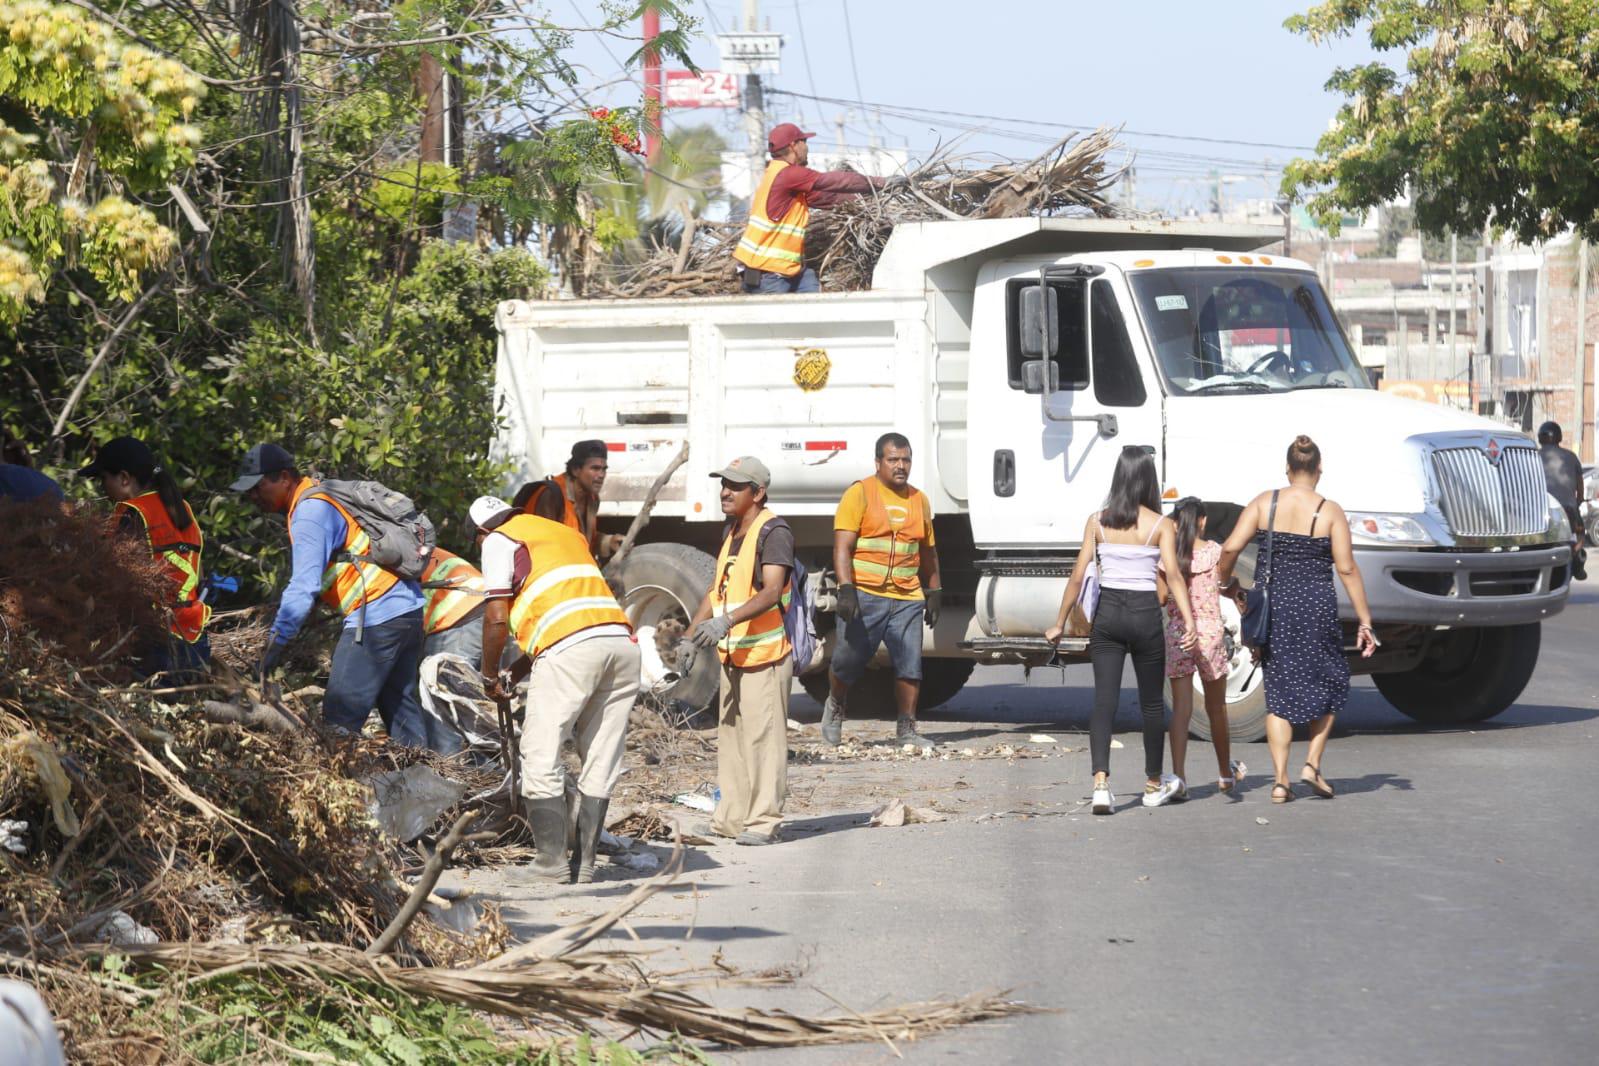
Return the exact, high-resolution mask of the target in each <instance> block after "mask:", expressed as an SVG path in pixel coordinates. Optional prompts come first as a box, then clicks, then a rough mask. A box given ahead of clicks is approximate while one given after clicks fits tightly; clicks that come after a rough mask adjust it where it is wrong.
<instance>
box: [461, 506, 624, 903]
mask: <svg viewBox="0 0 1599 1066" xmlns="http://www.w3.org/2000/svg"><path fill="white" fill-rule="evenodd" d="M470 517H471V520H472V525H473V527H474V528H475V529H476V531H477V532H476V536H477V542H478V544H479V545H480V547H481V550H482V562H483V570H482V572H483V584H484V586H485V589H484V591H485V594H486V596H487V602H486V603H485V606H484V609H483V664H484V667H485V669H484V671H483V691H484V694H485V695H487V696H488V697H489V698H490V699H492V700H496V701H499V700H504V699H508V698H509V694H508V693H507V691H506V687H505V685H504V684H503V683H502V681H501V673H500V670H499V663H500V661H501V659H500V656H501V653H502V652H503V651H504V649H505V640H506V635H507V633H508V632H509V633H510V634H511V635H513V636H514V637H515V639H516V643H517V645H518V646H519V647H521V649H522V650H523V651H524V652H526V653H527V656H528V657H527V659H524V660H520V661H519V663H518V669H520V668H521V663H524V662H525V663H529V664H530V669H531V670H532V672H533V674H532V679H531V680H530V681H529V682H528V690H527V712H526V716H525V718H524V719H523V722H522V742H521V747H520V749H519V750H520V751H521V756H522V797H523V799H524V800H525V801H526V805H527V814H528V824H529V825H530V826H532V828H533V846H534V849H535V850H536V851H537V856H536V857H535V858H534V860H533V863H532V864H531V866H530V867H529V868H528V871H527V873H528V875H529V876H530V878H531V879H532V880H533V881H535V882H549V883H562V884H564V883H568V882H571V883H575V884H587V883H588V882H590V881H592V880H594V862H595V859H594V856H595V853H596V849H597V848H598V847H599V841H600V830H601V829H603V828H604V827H605V810H606V808H607V807H608V806H609V805H610V802H611V790H612V789H614V788H615V787H616V779H617V778H618V777H619V776H620V775H621V773H622V752H623V749H624V748H625V746H626V740H627V717H628V714H629V713H630V712H631V711H632V710H633V700H634V699H635V697H637V696H638V676H639V651H638V641H637V640H636V639H635V638H634V636H633V628H632V626H630V625H629V624H628V621H627V615H625V614H623V613H622V608H621V607H620V606H619V605H618V604H617V602H616V598H615V597H614V596H612V595H611V590H610V587H609V586H608V585H606V583H605V578H604V577H602V576H601V575H600V569H599V567H597V566H595V565H594V559H593V557H592V556H591V555H589V554H588V551H587V547H586V545H585V544H584V543H583V538H582V537H580V536H579V535H578V534H576V533H574V532H572V531H571V530H570V529H567V528H566V527H565V526H563V525H560V524H559V523H556V522H552V521H550V520H549V519H546V518H539V517H538V516H536V515H527V514H517V513H516V511H515V510H514V509H513V508H512V507H511V505H510V504H508V503H506V502H505V501H504V500H501V499H497V498H496V497H493V496H480V497H478V498H477V499H476V500H475V501H473V503H472V508H471V511H470ZM568 736H570V737H571V738H572V742H573V744H575V745H576V747H577V753H578V757H579V758H581V759H582V760H583V768H582V770H581V771H579V773H578V777H577V789H578V812H577V849H576V851H574V852H573V854H572V859H571V862H570V864H568V863H567V861H566V826H567V816H566V769H565V768H564V767H563V766H562V764H561V744H562V743H563V742H564V741H565V740H566V738H567V737H568Z"/></svg>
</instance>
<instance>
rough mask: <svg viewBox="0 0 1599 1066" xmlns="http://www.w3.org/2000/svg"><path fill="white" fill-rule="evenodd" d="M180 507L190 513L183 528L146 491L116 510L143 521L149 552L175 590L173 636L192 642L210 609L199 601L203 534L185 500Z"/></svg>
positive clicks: (208, 618) (172, 604)
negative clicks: (161, 565) (186, 525)
mask: <svg viewBox="0 0 1599 1066" xmlns="http://www.w3.org/2000/svg"><path fill="white" fill-rule="evenodd" d="M183 507H184V510H186V511H188V513H189V525H188V527H187V528H186V529H184V530H182V531H179V529H178V527H177V523H175V522H173V521H172V516H171V515H170V514H168V513H167V508H166V505H165V504H163V503H162V502H161V497H160V496H159V495H158V494H157V493H154V492H146V493H144V494H143V495H141V496H135V497H134V498H133V499H131V500H124V501H122V502H121V503H119V504H117V507H116V509H117V511H121V510H123V509H124V508H126V509H127V510H129V511H132V512H133V513H134V514H136V515H138V516H139V518H140V519H141V520H142V521H143V522H144V535H145V539H146V540H148V541H149V543H150V551H151V553H152V554H153V555H155V557H156V558H157V559H160V560H161V562H162V563H163V564H165V565H164V568H165V576H166V578H167V580H169V581H170V582H172V585H173V588H174V590H175V591H174V592H173V594H172V600H171V602H170V603H169V604H167V606H168V607H170V608H171V609H172V621H171V623H170V624H169V628H170V629H171V630H172V635H173V636H175V637H179V638H181V639H182V640H184V641H186V642H187V643H190V644H193V643H194V642H195V641H197V640H199V639H200V634H201V633H203V632H204V631H205V627H206V623H207V622H209V621H210V620H211V608H210V607H208V606H206V605H205V604H204V603H201V602H200V552H201V550H202V549H203V548H204V546H205V535H204V534H203V533H201V532H200V523H198V522H196V521H195V520H194V510H193V508H191V507H190V506H189V505H188V504H187V503H185V504H184V505H183Z"/></svg>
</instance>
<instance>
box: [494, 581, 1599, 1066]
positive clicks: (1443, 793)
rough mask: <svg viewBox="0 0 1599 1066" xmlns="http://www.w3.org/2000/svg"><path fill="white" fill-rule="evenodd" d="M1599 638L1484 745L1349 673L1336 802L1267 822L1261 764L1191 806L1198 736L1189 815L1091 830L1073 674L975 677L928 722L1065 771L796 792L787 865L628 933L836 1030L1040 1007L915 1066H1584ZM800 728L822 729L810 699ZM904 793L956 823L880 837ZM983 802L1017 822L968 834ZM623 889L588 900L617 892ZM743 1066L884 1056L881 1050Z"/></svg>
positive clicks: (1598, 823) (1592, 965) (858, 776)
mask: <svg viewBox="0 0 1599 1066" xmlns="http://www.w3.org/2000/svg"><path fill="white" fill-rule="evenodd" d="M1596 626H1599V583H1589V584H1586V585H1583V586H1580V587H1579V589H1578V590H1577V592H1576V594H1575V595H1574V598H1573V602H1572V604H1571V606H1570V607H1569V608H1568V610H1567V611H1566V612H1565V613H1564V614H1563V615H1562V616H1561V617H1559V618H1558V619H1556V620H1555V621H1553V622H1552V623H1549V624H1548V625H1546V626H1545V630H1544V644H1543V653H1542V659H1541V662H1540V666H1539V670H1538V673H1537V675H1536V676H1535V678H1534V680H1533V682H1532V684H1531V686H1530V687H1529V688H1528V690H1527V692H1526V693H1525V694H1524V696H1523V698H1522V700H1521V701H1520V703H1519V704H1518V705H1517V706H1516V707H1514V708H1513V709H1511V710H1510V711H1507V712H1506V713H1504V714H1503V715H1501V716H1500V717H1498V718H1497V719H1495V720H1493V721H1492V722H1489V723H1484V724H1482V725H1479V726H1476V727H1474V728H1463V729H1455V730H1437V729H1433V730H1422V729H1421V728H1419V727H1417V726H1415V725H1414V724H1413V723H1412V722H1411V721H1410V720H1409V719H1407V718H1404V717H1403V716H1401V715H1399V714H1398V713H1397V712H1395V711H1392V710H1391V709H1389V708H1388V707H1387V705H1386V704H1385V703H1383V701H1382V700H1381V698H1380V697H1379V696H1378V695H1377V694H1376V692H1375V690H1374V689H1372V688H1371V686H1370V685H1369V683H1366V682H1363V681H1359V682H1357V683H1356V687H1355V690H1354V692H1353V693H1352V696H1351V699H1350V703H1349V708H1348V710H1347V712H1346V713H1345V714H1343V715H1342V716H1340V719H1339V723H1338V726H1337V731H1336V733H1335V737H1334V740H1333V741H1332V743H1331V746H1330V748H1329V750H1328V753H1327V757H1326V759H1325V762H1324V764H1323V771H1324V773H1325V774H1326V775H1327V777H1328V778H1329V779H1330V780H1331V781H1332V782H1333V783H1334V786H1335V787H1336V788H1337V789H1338V790H1339V796H1338V798H1337V799H1335V800H1332V801H1322V800H1317V799H1314V798H1308V797H1307V798H1303V799H1300V800H1298V801H1296V802H1294V803H1292V804H1288V805H1284V806H1274V805H1272V804H1271V803H1270V802H1269V794H1268V787H1267V786H1268V784H1269V780H1270V778H1269V766H1270V760H1269V758H1268V756H1267V753H1266V749H1265V746H1264V745H1263V744H1253V745H1246V746H1244V747H1243V751H1242V754H1243V757H1244V758H1245V759H1246V760H1247V761H1248V762H1249V764H1250V767H1251V770H1252V771H1253V775H1252V785H1253V787H1251V788H1248V789H1246V791H1245V792H1244V793H1243V796H1242V798H1241V799H1239V800H1236V801H1234V800H1231V799H1228V798H1225V797H1222V796H1220V795H1218V794H1216V793H1215V791H1214V787H1213V786H1212V785H1209V784H1203V785H1199V784H1197V783H1199V782H1206V781H1207V780H1208V770H1209V768H1210V766H1211V764H1212V761H1213V760H1212V759H1211V758H1210V751H1209V748H1208V746H1204V745H1198V744H1195V745H1193V746H1192V748H1191V754H1190V757H1189V763H1190V771H1191V777H1192V780H1193V782H1195V783H1196V785H1195V787H1194V788H1193V793H1194V798H1193V799H1192V800H1191V801H1190V802H1188V803H1186V804H1183V805H1181V806H1174V807H1169V808H1165V809H1160V810H1152V811H1151V810H1144V809H1143V808H1141V807H1139V806H1136V805H1124V806H1123V807H1122V808H1121V809H1119V810H1118V811H1117V813H1116V814H1115V815H1113V816H1111V817H1109V818H1095V817H1093V816H1091V815H1089V814H1087V813H1086V810H1083V809H1080V805H1081V802H1082V800H1083V799H1084V798H1085V797H1086V795H1087V791H1088V781H1089V778H1090V774H1089V763H1088V754H1087V751H1086V747H1087V736H1086V731H1087V725H1088V706H1089V700H1090V695H1091V691H1090V688H1089V678H1088V675H1087V671H1086V669H1084V670H1076V671H1070V672H1067V673H1066V675H1065V677H1064V679H1062V678H1061V677H1060V675H1059V673H1058V672H1054V671H1051V672H1043V673H1035V674H1034V675H1033V677H1032V678H1031V679H1030V680H1029V681H1028V682H1027V683H1025V684H1023V682H1022V678H1021V674H1020V671H989V672H987V673H984V672H983V671H979V674H978V675H977V677H978V679H980V680H978V682H977V683H974V684H973V685H972V686H971V687H969V688H968V689H967V690H966V691H965V692H963V693H962V695H961V696H960V697H959V698H958V699H957V700H956V701H955V702H954V703H952V704H951V705H949V706H948V707H947V708H946V709H944V710H943V711H941V712H938V713H937V714H936V715H935V716H933V717H931V718H930V719H929V721H928V730H929V732H931V733H934V734H942V735H944V736H946V737H948V738H949V739H951V740H953V741H954V742H956V743H957V744H961V745H970V744H977V743H989V742H991V741H992V735H993V734H996V733H1012V734H1015V736H1014V739H1015V740H1016V741H1017V742H1018V743H1023V744H1025V743H1026V737H1027V736H1028V735H1029V734H1031V733H1047V734H1050V735H1052V736H1054V737H1055V738H1057V741H1058V746H1059V747H1070V748H1071V749H1073V750H1072V751H1070V752H1068V753H1065V754H1057V755H1055V757H1051V758H1041V759H1018V760H1016V761H1014V762H1007V761H1005V760H994V759H989V760H970V761H951V762H936V761H934V762H926V763H916V764H911V763H860V764H852V765H848V766H839V767H836V768H821V769H818V768H815V767H806V768H803V769H801V770H797V771H796V774H795V777H796V782H797V785H798V786H799V787H800V788H806V787H812V788H821V787H822V786H823V785H825V786H826V787H827V789H828V790H830V791H824V792H821V793H818V792H815V791H813V792H812V793H811V796H812V799H813V801H814V799H815V797H816V796H817V795H837V796H839V797H842V798H841V799H840V801H839V802H838V803H837V805H836V806H835V807H834V808H833V809H825V808H819V807H817V806H816V805H815V804H814V802H813V804H812V806H811V808H810V809H808V810H806V812H805V814H804V815H803V817H799V818H797V819H796V821H795V824H794V829H795V832H794V833H793V838H792V839H791V840H790V841H789V842H787V843H784V844H783V845H781V846H778V847H770V848H760V849H749V848H737V847H733V846H731V845H721V846H717V847H714V848H709V849H702V850H699V851H698V852H696V853H695V854H694V855H693V856H692V861H691V863H690V866H691V869H692V870H693V876H694V877H695V879H696V882H697V891H696V892H694V893H689V892H672V893H663V894H662V895H660V896H657V897H656V898H655V899H652V900H651V901H649V902H648V903H647V904H646V906H645V908H644V910H643V911H642V912H641V913H640V914H638V915H636V916H635V917H634V919H633V921H632V927H633V931H634V932H635V933H636V934H637V935H638V936H639V937H640V938H642V939H643V940H644V941H645V942H646V943H647V944H648V945H649V946H650V947H652V948H658V949H660V954H659V955H658V956H657V958H656V960H655V962H656V965H658V966H660V967H662V968H670V967H671V966H672V965H674V964H676V963H679V962H694V963H702V962H704V961H705V960H706V959H707V958H709V956H710V953H711V952H713V951H720V952H721V953H722V955H723V957H724V958H725V959H726V960H727V961H728V962H730V963H732V964H734V965H736V966H740V967H744V968H748V969H758V968H761V967H766V966H771V965H777V964H784V963H793V962H799V963H801V964H803V966H804V967H805V972H804V976H803V977H802V978H801V980H800V982H799V983H798V984H797V985H796V986H794V987H792V988H787V989H782V990H756V991H751V990H747V989H728V990H723V991H719V992H718V993H716V997H717V998H718V999H719V1000H720V1001H722V1002H725V1003H728V1004H749V1005H754V1006H769V1007H772V1006H775V1007H782V1008H785V1009H789V1010H793V1011H804V1012H818V1013H820V1012H827V1011H831V1010H836V1009H837V1008H836V1007H835V1005H834V1001H836V1002H837V1003H841V1004H846V1005H847V1006H848V1007H850V1008H854V1009H866V1008H870V1007H878V1006H887V1005H890V1004H893V1003H901V1002H905V1001H909V1000H922V999H935V998H941V997H954V996H959V995H962V994H965V993H967V992H970V991H973V990H977V989H1012V990H1013V992H1014V995H1015V997H1016V998H1019V999H1023V1000H1026V1001H1027V1002H1029V1003H1033V1004H1037V1005H1039V1006H1042V1007H1047V1008H1053V1011H1054V1012H1053V1013H1047V1014H1039V1015H1034V1016H1029V1017H1023V1018H1017V1019H1013V1020H1009V1021H1005V1022H1001V1023H995V1024H991V1025H986V1026H979V1027H972V1028H966V1029H961V1030H958V1031H954V1032H951V1033H948V1034H944V1035H940V1036H937V1037H934V1038H931V1039H927V1040H923V1041H920V1042H917V1043H915V1044H911V1045H906V1044H901V1046H900V1051H901V1052H903V1054H904V1055H905V1057H906V1058H907V1059H908V1060H909V1061H912V1062H936V1061H950V1060H955V1059H972V1060H982V1061H991V1062H1080V1063H1094V1064H1100V1063H1103V1064H1111V1063H1144V1062H1149V1063H1155V1062H1163V1063H1226V1064H1228V1066H1238V1064H1240V1063H1259V1062H1274V1061H1288V1060H1293V1061H1294V1062H1296V1063H1301V1064H1304V1063H1350V1062H1362V1063H1366V1062H1370V1063H1382V1062H1404V1063H1407V1064H1425V1063H1449V1064H1454V1066H1458V1064H1463V1063H1502V1062H1509V1061H1519V1062H1536V1063H1568V1062H1569V1063H1592V1062H1594V1061H1595V1060H1596V1058H1599V1053H1596V1051H1595V1048H1594V1037H1595V1034H1596V1032H1599V1024H1596V1023H1599V858H1596V855H1595V852H1596V847H1599V832H1596V830H1599V818H1596V815H1595V806H1596V801H1595V798H1594V792H1593V784H1592V783H1593V781H1594V779H1595V778H1594V773H1593V763H1594V760H1595V757H1596V755H1599V745H1596V744H1595V736H1596V734H1599V721H1596V718H1599V688H1596V686H1595V684H1594V681H1595V648H1596V642H1595V639H1594V629H1595V627H1596ZM793 706H794V711H795V713H796V716H798V715H800V714H804V715H805V716H806V718H807V720H810V721H814V719H815V709H814V704H810V703H809V701H808V700H807V699H806V698H805V697H804V696H803V695H800V696H796V698H795V701H794V705H793ZM1117 725H1118V729H1119V730H1122V732H1120V733H1119V734H1118V735H1119V738H1120V739H1121V740H1122V742H1123V744H1124V747H1123V748H1122V749H1120V750H1117V751H1114V752H1113V753H1112V756H1113V759H1112V775H1113V781H1118V782H1120V783H1121V784H1122V785H1123V787H1124V788H1125V789H1126V791H1127V795H1125V796H1122V797H1119V798H1120V799H1121V800H1122V801H1123V803H1124V804H1132V803H1133V801H1135V800H1136V796H1135V795H1134V792H1135V791H1136V787H1137V786H1138V784H1139V782H1140V770H1141V766H1140V762H1141V758H1140V752H1139V738H1138V734H1137V732H1136V726H1137V712H1136V709H1135V707H1134V705H1133V701H1132V691H1131V678H1130V677H1129V679H1128V687H1127V688H1126V689H1125V690H1124V693H1123V709H1122V713H1121V714H1120V716H1119V719H1118V722H1117ZM884 728H886V727H884ZM1302 752H1303V747H1302V746H1301V745H1296V747H1295V756H1296V757H1297V758H1299V759H1301V760H1302ZM1295 765H1296V770H1295V773H1296V776H1297V763H1296V764H1295ZM846 786H848V787H846ZM895 796H900V797H903V798H905V799H906V800H907V801H909V802H912V803H921V804H938V805H939V806H941V807H942V808H944V809H946V810H951V811H953V812H955V813H954V815H953V817H952V818H951V820H950V821H947V822H944V823H941V824H935V825H916V826H906V827H902V828H895V829H887V828H866V827H865V826H864V821H865V818H864V816H865V814H866V813H867V812H868V811H869V810H870V809H871V807H872V806H874V805H875V804H876V803H878V802H882V801H884V800H887V799H890V798H893V797H895ZM995 812H1010V813H1005V814H1001V816H1000V817H990V818H986V819H983V820H981V821H980V820H978V819H979V817H980V816H982V815H983V814H993V813H995ZM1024 815H1025V816H1024ZM1261 819H1264V820H1265V824H1261V822H1260V820H1261ZM630 887H631V885H630V884H627V883H624V882H618V883H615V884H607V885H603V886H595V888H596V889H598V890H599V892H598V895H599V896H600V899H601V900H612V899H614V898H615V897H616V896H617V895H620V894H621V893H623V892H625V891H626V890H627V889H628V888H630ZM591 903H592V901H591V900H589V899H585V898H583V897H579V896H577V895H575V890H566V889H563V890H550V894H549V895H547V896H545V897H543V898H533V899H524V900H521V901H520V902H517V903H514V904H513V905H512V906H510V907H508V910H507V917H508V919H510V920H511V921H512V923H513V925H514V926H518V927H520V929H521V931H523V932H535V931H538V930H540V929H543V928H547V927H549V925H551V924H554V923H555V922H557V921H563V922H564V921H569V920H571V919H570V915H571V914H573V913H576V912H581V911H583V910H585V909H586V908H588V907H589V906H590V905H591ZM563 915H564V916H563ZM690 922H692V924H693V928H694V932H693V935H692V939H688V940H685V939H684V933H685V930H686V929H687V928H688V925H689V924H690ZM739 1058H740V1060H742V1061H748V1062H750V1063H754V1064H756V1066H772V1064H778V1063H782V1064H787V1063H791V1062H805V1063H856V1062H886V1061H896V1060H895V1059H894V1057H893V1055H892V1054H891V1053H890V1051H889V1050H888V1049H887V1048H886V1047H884V1046H883V1045H882V1044H875V1045H872V1044H866V1045H854V1046H849V1047H842V1048H825V1049H805V1050H800V1051H778V1052H760V1053H754V1054H747V1055H743V1056H739Z"/></svg>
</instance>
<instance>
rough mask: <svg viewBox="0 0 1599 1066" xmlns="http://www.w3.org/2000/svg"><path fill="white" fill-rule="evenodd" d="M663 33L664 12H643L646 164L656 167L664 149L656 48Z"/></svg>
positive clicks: (645, 10) (661, 74)
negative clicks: (659, 155) (656, 161)
mask: <svg viewBox="0 0 1599 1066" xmlns="http://www.w3.org/2000/svg"><path fill="white" fill-rule="evenodd" d="M660 34H661V13H660V12H659V11H657V10H655V9H654V8H653V7H647V8H645V9H644V162H645V163H646V164H647V165H649V166H651V167H653V166H654V165H655V159H656V155H657V153H659V152H660V150H661V125H662V118H663V117H664V116H663V112H662V110H661V107H662V104H663V103H664V102H665V101H664V100H663V99H662V96H663V93H662V92H661V84H662V80H663V73H662V71H661V53H660V52H659V51H657V50H656V48H655V38H657V37H659V36H660Z"/></svg>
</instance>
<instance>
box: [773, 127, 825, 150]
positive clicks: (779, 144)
mask: <svg viewBox="0 0 1599 1066" xmlns="http://www.w3.org/2000/svg"><path fill="white" fill-rule="evenodd" d="M814 136H816V134H814V133H806V132H805V131H804V130H802V129H800V128H799V127H798V126H796V125H794V123H792V122H784V123H782V124H781V125H778V126H773V127H772V132H771V133H768V134H767V135H766V147H768V148H770V149H771V150H772V151H774V152H781V151H782V150H783V149H785V148H787V147H788V146H789V145H791V144H793V143H794V142H795V141H804V140H809V139H810V138H812V137H814Z"/></svg>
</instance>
